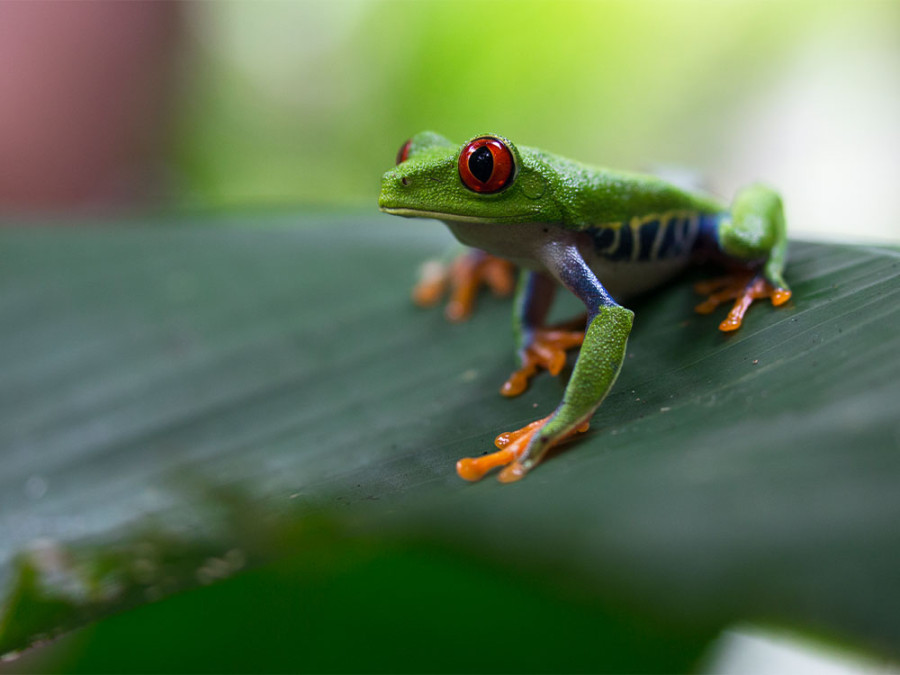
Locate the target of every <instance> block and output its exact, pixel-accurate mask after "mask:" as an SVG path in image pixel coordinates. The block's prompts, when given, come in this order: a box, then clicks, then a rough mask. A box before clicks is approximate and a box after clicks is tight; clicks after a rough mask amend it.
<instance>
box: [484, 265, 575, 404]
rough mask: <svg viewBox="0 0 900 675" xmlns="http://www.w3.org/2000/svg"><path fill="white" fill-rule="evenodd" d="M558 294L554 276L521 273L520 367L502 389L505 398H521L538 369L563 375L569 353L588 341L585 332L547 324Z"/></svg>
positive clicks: (516, 322)
mask: <svg viewBox="0 0 900 675" xmlns="http://www.w3.org/2000/svg"><path fill="white" fill-rule="evenodd" d="M555 294H556V282H555V281H554V280H553V279H552V278H551V277H549V276H547V275H546V274H544V273H542V272H535V271H532V270H526V269H523V270H521V271H520V272H519V284H518V287H517V288H516V299H515V302H514V308H513V331H514V333H515V340H516V352H517V355H518V358H519V368H518V369H517V370H516V371H515V372H513V374H512V375H510V376H509V379H507V380H506V382H504V383H503V386H502V387H501V388H500V393H501V394H503V395H504V396H518V395H519V394H521V393H522V392H523V391H525V389H526V388H527V387H528V380H530V379H531V378H532V377H534V375H535V374H536V373H537V372H538V368H545V369H546V370H547V371H548V372H549V373H550V374H551V375H554V376H556V375H559V373H560V371H561V370H562V369H563V366H564V365H565V364H566V350H568V349H572V348H573V347H578V346H579V345H581V343H582V341H583V340H584V330H574V331H573V330H567V327H566V326H545V325H544V321H545V319H546V318H547V313H548V311H549V310H550V305H551V303H552V302H553V296H554V295H555Z"/></svg>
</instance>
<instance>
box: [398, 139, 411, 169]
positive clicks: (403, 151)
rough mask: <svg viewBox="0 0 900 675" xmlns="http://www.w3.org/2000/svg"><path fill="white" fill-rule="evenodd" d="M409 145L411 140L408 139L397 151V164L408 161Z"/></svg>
mask: <svg viewBox="0 0 900 675" xmlns="http://www.w3.org/2000/svg"><path fill="white" fill-rule="evenodd" d="M411 145H412V139H411V138H410V139H409V140H408V141H406V143H404V144H403V145H401V146H400V149H399V150H398V151H397V164H402V163H403V162H405V161H406V160H408V159H409V148H410V146H411Z"/></svg>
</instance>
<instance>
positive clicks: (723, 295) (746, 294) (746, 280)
mask: <svg viewBox="0 0 900 675" xmlns="http://www.w3.org/2000/svg"><path fill="white" fill-rule="evenodd" d="M694 290H695V291H696V292H697V293H700V294H701V295H708V296H709V297H708V298H707V299H706V300H704V301H703V302H701V303H700V304H699V305H697V306H696V307H695V308H694V311H696V312H697V313H698V314H709V313H711V312H712V311H713V310H715V308H716V307H718V306H719V305H720V304H722V303H723V302H726V301H728V300H735V303H734V307H732V308H731V311H730V312H728V318H726V319H725V320H724V321H723V322H722V323H720V324H719V330H721V331H725V332H728V331H733V330H737V329H738V328H740V327H741V322H742V321H743V320H744V314H745V313H746V312H747V310H748V309H749V308H750V305H752V304H753V301H754V300H759V299H760V298H771V300H772V304H773V305H775V306H776V307H777V306H778V305H783V304H784V303H786V302H787V301H788V300H790V299H791V292H790V291H789V290H787V289H786V288H775V287H774V286H773V285H772V284H770V283H769V282H768V281H766V280H765V279H764V278H763V277H762V276H761V275H756V276H754V275H752V274H732V275H729V276H725V277H720V278H718V279H710V280H709V281H701V282H700V283H697V284H694Z"/></svg>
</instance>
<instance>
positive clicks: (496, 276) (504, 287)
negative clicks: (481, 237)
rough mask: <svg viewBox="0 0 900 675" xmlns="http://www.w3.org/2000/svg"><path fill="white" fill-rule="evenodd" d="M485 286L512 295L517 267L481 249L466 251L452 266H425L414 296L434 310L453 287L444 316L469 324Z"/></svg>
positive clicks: (414, 299)
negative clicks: (476, 299)
mask: <svg viewBox="0 0 900 675" xmlns="http://www.w3.org/2000/svg"><path fill="white" fill-rule="evenodd" d="M482 284H483V285H485V286H488V287H489V288H490V289H491V290H492V291H493V292H494V294H495V295H499V296H505V295H509V294H510V293H512V291H513V288H514V286H515V266H514V265H513V264H512V263H511V262H509V261H508V260H504V259H502V258H497V257H496V256H492V255H489V254H488V253H485V252H484V251H480V250H478V249H472V250H470V251H466V252H465V253H463V254H462V255H460V256H458V257H457V258H456V260H454V261H453V262H452V263H451V264H450V265H449V266H447V265H444V264H443V263H441V262H438V261H435V260H432V261H429V262H427V263H425V264H424V265H423V266H422V269H421V272H420V273H419V281H418V283H417V284H416V285H415V287H414V288H413V293H412V297H413V301H414V302H415V303H416V304H417V305H419V306H421V307H430V306H432V305H435V304H437V303H438V302H439V301H440V299H441V298H442V297H444V295H445V294H446V292H447V289H448V288H449V289H450V300H449V302H448V303H447V307H446V308H445V310H444V313H445V314H446V316H447V318H448V319H450V320H451V321H465V320H466V319H468V318H469V316H470V315H471V314H472V309H473V308H474V307H475V298H476V296H477V295H478V289H479V288H480V287H481V286H482Z"/></svg>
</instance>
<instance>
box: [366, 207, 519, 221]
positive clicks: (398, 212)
mask: <svg viewBox="0 0 900 675" xmlns="http://www.w3.org/2000/svg"><path fill="white" fill-rule="evenodd" d="M378 209H379V210H380V211H382V212H384V213H389V214H391V215H392V216H405V217H407V218H436V219H437V220H452V221H456V222H459V223H496V222H498V220H499V219H498V218H485V217H482V216H469V215H465V216H464V215H458V214H455V213H447V212H446V211H432V210H428V209H411V208H408V207H405V206H379V207H378ZM505 219H506V218H504V220H505ZM516 219H517V218H516V216H512V217H510V218H509V220H516Z"/></svg>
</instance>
